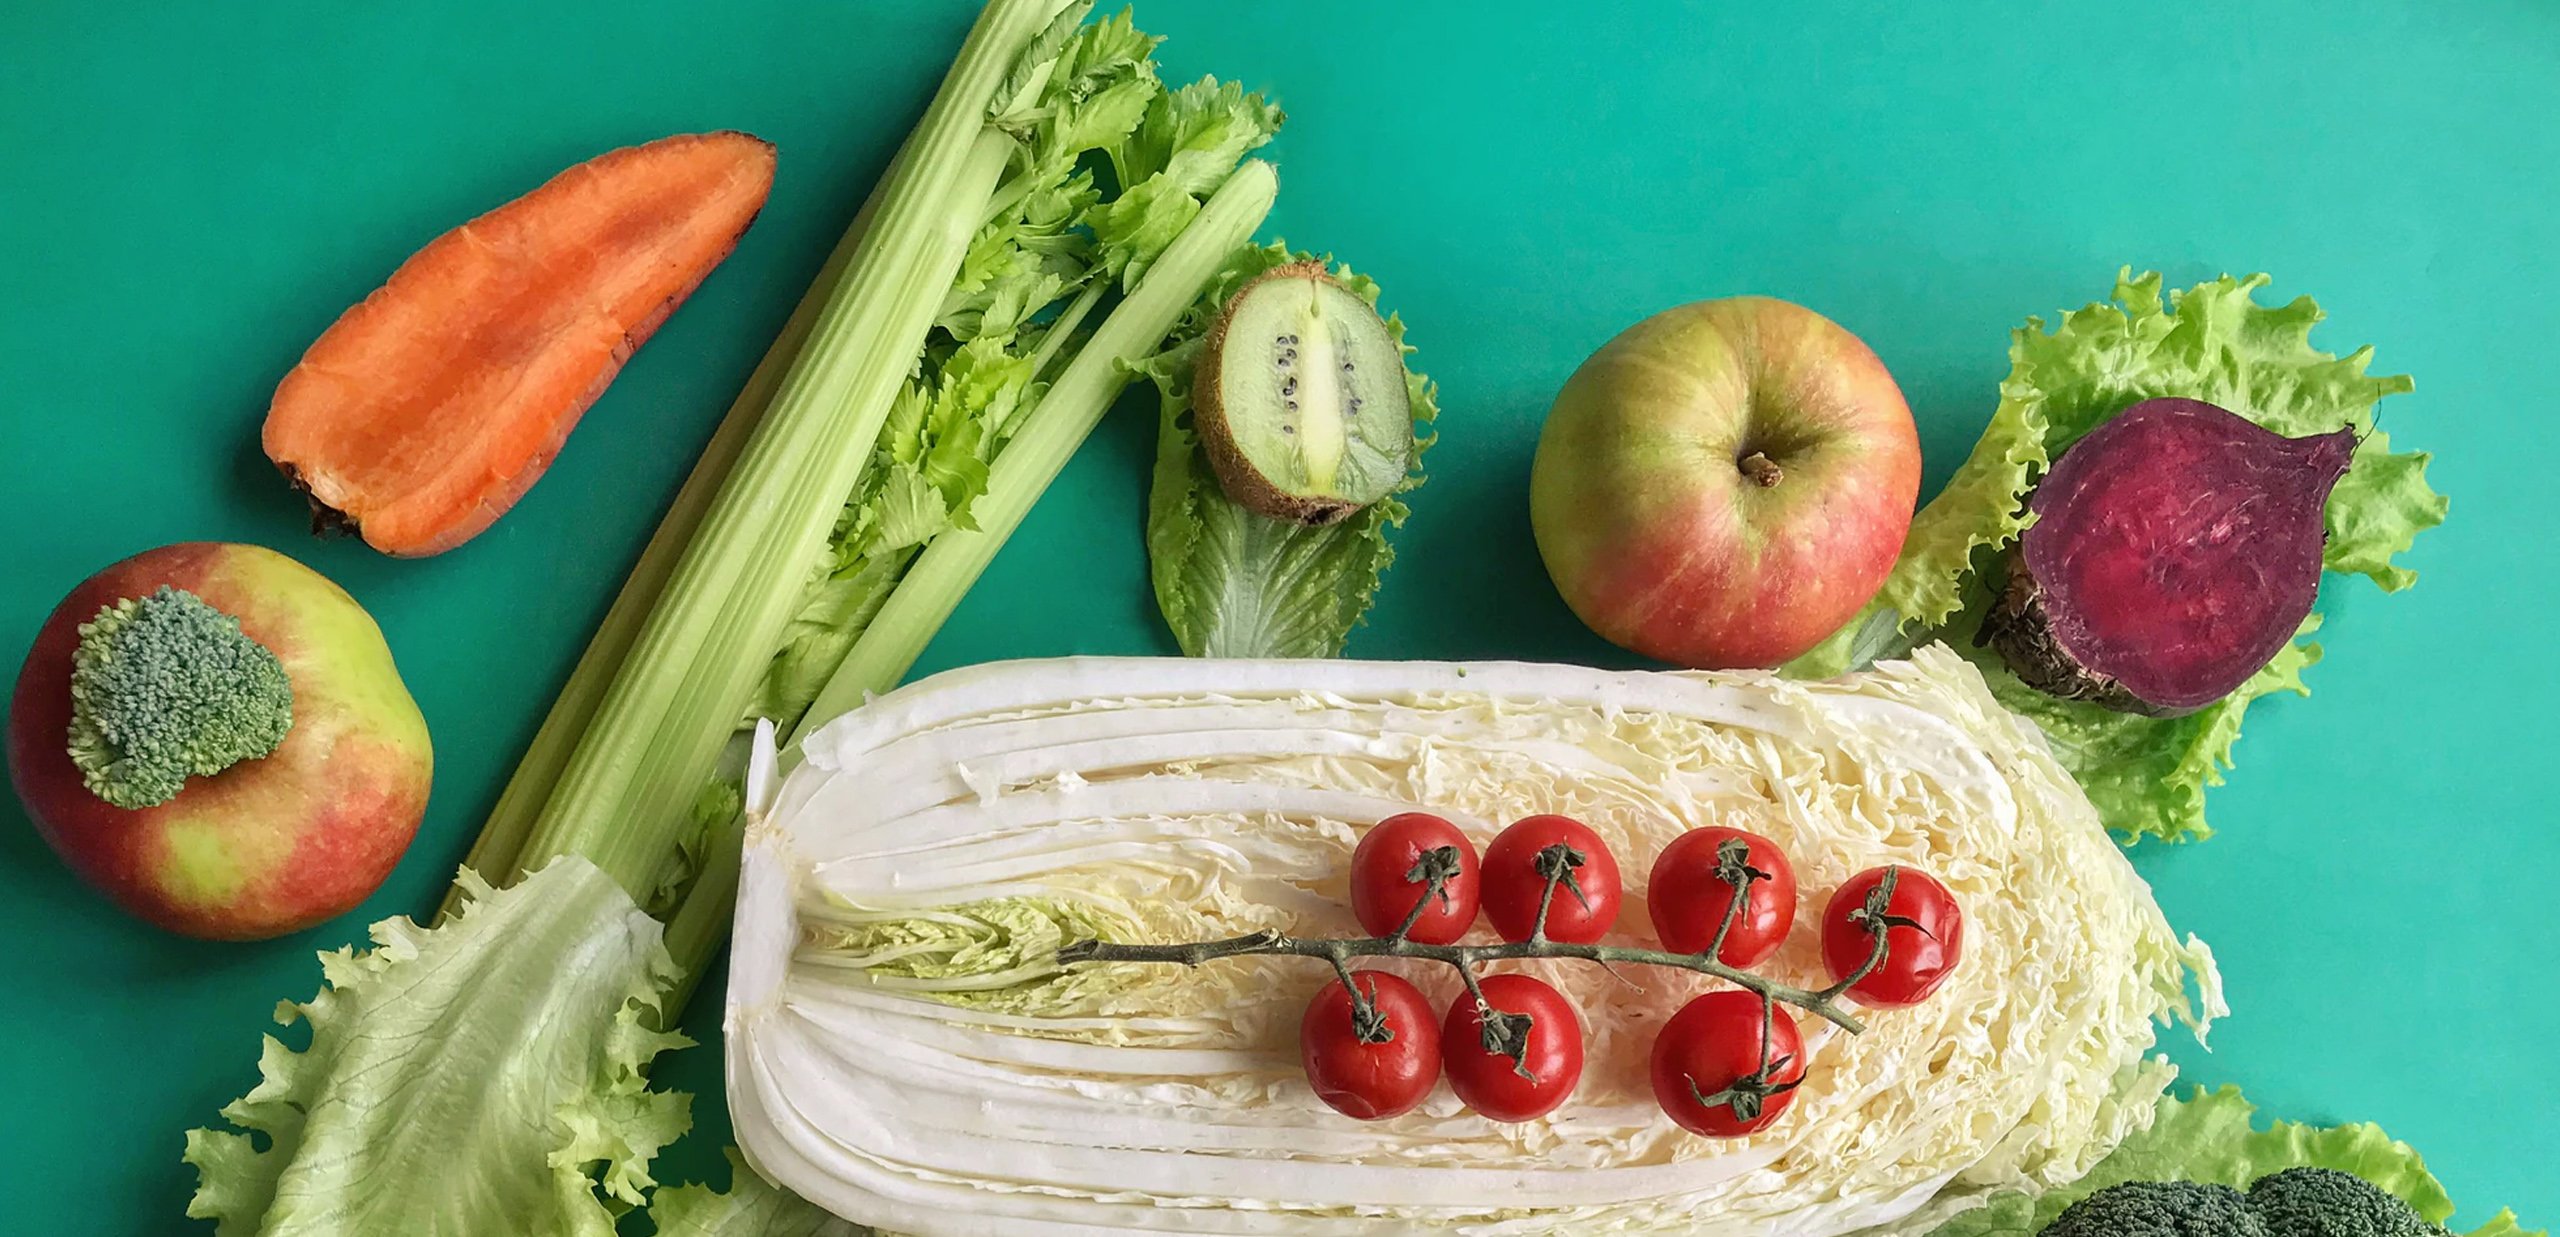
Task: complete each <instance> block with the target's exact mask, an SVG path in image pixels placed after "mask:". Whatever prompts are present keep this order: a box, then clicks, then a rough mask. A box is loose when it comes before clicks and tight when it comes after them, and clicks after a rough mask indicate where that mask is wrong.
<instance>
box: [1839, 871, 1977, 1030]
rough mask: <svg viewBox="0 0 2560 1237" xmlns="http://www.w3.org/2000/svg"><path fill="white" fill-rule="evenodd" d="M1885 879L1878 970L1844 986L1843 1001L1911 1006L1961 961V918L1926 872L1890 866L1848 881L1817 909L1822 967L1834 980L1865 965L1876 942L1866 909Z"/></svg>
mask: <svg viewBox="0 0 2560 1237" xmlns="http://www.w3.org/2000/svg"><path fill="white" fill-rule="evenodd" d="M1887 872H1891V873H1893V874H1894V883H1893V894H1892V900H1891V901H1890V902H1888V903H1887V904H1886V905H1885V907H1884V915H1885V918H1886V920H1887V926H1886V927H1885V959H1884V963H1883V964H1882V965H1880V966H1878V967H1877V968H1876V969H1875V970H1873V971H1870V972H1868V974H1867V977H1866V978H1865V979H1861V980H1859V981H1858V982H1857V983H1855V984H1853V985H1851V986H1850V988H1849V995H1851V996H1854V997H1856V998H1858V999H1859V1000H1860V1001H1862V1002H1864V1003H1866V1004H1869V1005H1917V1004H1919V1003H1920V1002H1922V1001H1924V1000H1927V999H1928V998H1929V994H1930V993H1932V992H1935V991H1937V990H1938V985H1940V984H1943V983H1945V982H1946V981H1947V976H1948V975H1950V974H1952V973H1953V972H1954V971H1955V969H1956V960H1957V959H1958V958H1960V957H1962V956H1963V955H1964V911H1963V910H1962V909H1960V908H1959V907H1957V906H1956V897H1955V895H1954V894H1952V893H1949V892H1947V887H1946V886H1944V885H1941V884H1939V883H1938V879H1937V878H1936V877H1934V876H1931V875H1929V874H1928V873H1926V872H1923V871H1920V870H1919V869H1917V868H1906V867H1898V866H1897V867H1890V868H1869V869H1867V870H1866V871H1864V872H1860V873H1858V874H1857V875H1856V876H1852V877H1850V878H1849V879H1848V882H1847V883H1845V884H1843V885H1841V886H1840V888H1839V889H1838V890H1837V891H1835V892H1834V893H1833V894H1832V895H1831V901H1830V903H1829V904H1827V905H1825V906H1824V907H1823V908H1822V961H1823V963H1824V964H1825V965H1827V966H1829V967H1830V968H1831V977H1832V978H1833V979H1846V978H1848V977H1849V976H1850V975H1852V974H1854V973H1856V972H1857V969H1858V968H1859V967H1861V966H1864V965H1866V963H1867V957H1868V955H1869V954H1870V953H1872V952H1873V951H1874V949H1875V939H1876V938H1875V934H1874V932H1873V931H1872V927H1871V924H1870V922H1869V920H1868V917H1867V914H1866V911H1867V909H1868V908H1867V903H1868V900H1869V897H1870V895H1872V894H1873V893H1875V891H1877V890H1878V889H1881V888H1882V887H1883V885H1884V878H1885V873H1887Z"/></svg>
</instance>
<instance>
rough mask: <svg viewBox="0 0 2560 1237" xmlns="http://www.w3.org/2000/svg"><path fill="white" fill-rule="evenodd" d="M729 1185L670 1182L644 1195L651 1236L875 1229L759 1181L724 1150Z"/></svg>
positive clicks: (864, 1233) (863, 1235)
mask: <svg viewBox="0 0 2560 1237" xmlns="http://www.w3.org/2000/svg"><path fill="white" fill-rule="evenodd" d="M729 1181H730V1185H729V1191H728V1193H725V1194H723V1193H719V1192H716V1191H714V1190H712V1189H711V1188H710V1187H708V1186H699V1185H684V1186H670V1187H668V1188H666V1189H663V1190H660V1191H658V1193H657V1194H656V1196H655V1197H653V1198H651V1199H650V1200H649V1219H650V1221H651V1222H652V1223H654V1224H655V1225H656V1226H657V1228H656V1229H655V1230H654V1231H655V1233H656V1235H657V1237H872V1235H873V1234H874V1233H875V1232H876V1231H877V1230H874V1229H869V1228H865V1227H863V1226H862V1225H859V1224H856V1223H854V1222H853V1221H851V1220H839V1219H837V1218H836V1217H834V1216H831V1215H828V1214H827V1213H826V1212H824V1211H821V1210H819V1209H818V1208H817V1207H816V1206H815V1205H814V1204H811V1203H809V1202H806V1201H804V1200H802V1199H801V1197H800V1196H799V1195H797V1194H793V1193H792V1192H790V1191H789V1190H781V1189H776V1188H774V1187H773V1186H770V1185H767V1184H765V1180H764V1178H762V1177H759V1176H757V1175H756V1170H754V1169H752V1168H749V1167H747V1165H746V1161H744V1160H741V1159H739V1158H738V1152H737V1149H736V1148H731V1149H730V1150H729Z"/></svg>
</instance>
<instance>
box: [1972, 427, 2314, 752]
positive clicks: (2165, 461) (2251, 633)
mask: <svg viewBox="0 0 2560 1237" xmlns="http://www.w3.org/2000/svg"><path fill="white" fill-rule="evenodd" d="M2355 449H2356V435H2355V431H2353V430H2351V429H2341V430H2338V431H2336V432H2334V433H2328V434H2319V435H2314V436H2312V437H2308V438H2287V437H2284V436H2283V435H2281V434H2277V433H2275V432H2273V431H2271V430H2267V429H2264V428H2262V427H2260V426H2258V425H2257V424H2255V423H2253V422H2251V421H2248V420H2247V419H2245V418H2242V417H2240V416H2238V415H2236V414H2233V413H2231V412H2229V411H2226V410H2224V409H2222V408H2219V407H2216V406H2214V405H2212V404H2208V403H2205V402H2204V401H2202V400H2192V399H2153V400H2144V401H2143V402H2141V403H2139V404H2136V405H2134V406H2133V407H2131V408H2129V409H2127V410H2125V412H2124V413H2122V414H2121V415H2119V416H2117V417H2116V418H2115V419H2114V420H2112V421H2109V422H2107V423H2106V424H2105V425H2102V426H2100V427H2098V428H2097V429H2096V430H2093V431H2091V432H2090V434H2089V435H2088V436H2087V437H2085V438H2083V439H2081V440H2080V441H2079V442H2078V443H2076V444H2074V445H2073V446H2072V447H2071V449H2070V450H2068V451H2065V452H2064V453H2063V455H2062V458H2061V459H2059V460H2057V461H2055V462H2054V465H2053V469H2052V471H2051V472H2049V473H2047V474H2046V475H2045V478H2044V481H2043V482H2042V483H2041V484H2040V485H2038V486H2037V487H2036V493H2035V498H2034V499H2033V501H2032V502H2030V504H2029V509H2030V510H2032V511H2033V512H2034V513H2035V517H2036V519H2035V523H2034V524H2032V525H2030V526H2028V528H2027V530H2026V532H2025V533H2024V534H2022V535H2021V536H2020V537H2019V538H2018V548H2017V550H2016V552H2015V553H2014V554H2012V555H2011V556H2010V561H2009V578H2008V585H2007V587H2006V589H2005V590H2004V591H2003V592H2002V595H2001V596H2000V598H1999V600H1998V601H1997V603H1996V604H1994V605H1993V606H1992V608H1991V612H1990V614H1989V615H1987V616H1986V617H1985V619H1984V621H1983V626H1982V638H1983V640H1984V641H1985V642H1987V643H1989V644H1991V645H1992V646H1993V647H1995V648H1997V649H1999V651H2000V654H2001V656H2002V657H2003V658H2004V659H2006V660H2007V661H2008V663H2009V666H2010V668H2011V669H2013V670H2015V671H2017V674H2018V677H2019V678H2021V679H2023V680H2025V681H2026V682H2027V683H2028V684H2030V685H2031V686H2034V687H2036V688H2038V689H2040V690H2043V691H2046V692H2050V693H2052V694H2053V695H2056V696H2061V697H2064V698H2066V699H2074V700H2087V701H2090V702H2092V703H2095V704H2099V705H2103V706H2105V707H2107V708H2110V709H2117V710H2121V711H2124V712H2130V713H2145V714H2150V715H2152V716H2155V717H2174V716H2176V715H2178V714H2181V713H2190V712H2193V711H2195V710H2197V709H2200V708H2203V707H2204V706H2206V705H2208V704H2211V703H2213V702H2214V701H2216V700H2220V699H2221V698H2223V697H2224V696H2227V695H2229V694H2231V692H2232V690H2233V689H2235V688H2237V687H2239V686H2240V685H2241V684H2242V683H2243V682H2246V681H2247V680H2248V678H2249V676H2250V675H2252V674H2255V673H2256V672H2257V671H2258V668H2259V667H2261V666H2264V665H2266V664H2267V662H2268V661H2269V660H2270V659H2272V658H2273V657H2274V656H2275V655H2276V654H2277V653H2278V652H2279V651H2281V650H2282V649H2283V648H2284V646H2285V642H2286V641H2288V640H2290V639H2292V638H2293V635H2294V633H2295V632H2296V631H2297V630H2298V629H2300V627H2301V626H2302V620H2303V618H2304V617H2305V616H2307V615H2309V614H2310V613H2311V603H2312V601H2313V599H2314V598H2315V596H2316V595H2317V594H2318V592H2319V589H2320V570H2321V568H2320V561H2321V552H2322V550H2323V548H2324V547H2325V546H2326V544H2327V541H2328V532H2327V526H2326V524H2325V523H2324V522H2323V520H2322V510H2323V508H2325V507H2326V506H2327V505H2328V501H2329V491H2330V490H2331V489H2333V488H2335V487H2336V486H2337V484H2338V478H2340V477H2342V476H2344V475H2346V471H2347V465H2348V463H2349V461H2350V459H2351V458H2352V457H2353V456H2354V454H2355Z"/></svg>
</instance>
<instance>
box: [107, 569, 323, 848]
mask: <svg viewBox="0 0 2560 1237" xmlns="http://www.w3.org/2000/svg"><path fill="white" fill-rule="evenodd" d="M292 726H293V683H292V681H291V680H290V679H288V678H287V677H286V676H285V672H284V663H283V662H281V661H279V660H277V659H276V655H275V652H274V651H273V650H271V649H269V648H268V647H267V646H265V645H263V644H260V643H258V642H257V641H256V640H254V639H251V638H250V637H249V634H248V633H247V632H244V631H242V630H240V620H239V619H237V618H234V617H232V616H231V615H228V614H225V613H223V612H222V611H220V610H217V609H214V608H213V607H212V606H211V605H208V604H206V602H205V600H204V599H203V598H201V597H198V596H196V595H195V594H193V593H190V592H187V591H186V590H184V589H179V588H172V587H169V586H168V585H165V584H164V585H162V586H160V588H159V589H158V590H157V591H155V592H153V593H152V594H151V595H150V596H148V597H141V598H133V597H127V598H125V599H124V600H122V601H118V602H116V603H115V604H113V605H110V606H106V607H103V608H101V609H100V610H99V611H98V614H97V617H95V618H92V619H90V620H89V621H88V622H86V623H82V624H81V625H80V648H79V651H78V652H76V653H74V654H73V659H72V669H71V762H72V763H73V764H75V765H77V766H79V768H80V778H81V780H82V781H83V782H85V783H87V785H88V787H89V791H90V793H92V794H94V795H96V796H98V797H99V798H101V799H104V800H106V801H107V802H108V803H111V804H114V805H115V806H117V807H120V808H146V807H153V806H157V805H159V804H162V803H166V802H168V801H169V800H171V799H174V798H176V797H177V796H178V791H179V790H180V789H182V788H184V786H185V785H186V781H187V779H188V778H190V777H211V776H212V775H214V774H216V773H220V772H222V771H223V770H225V769H228V768H230V767H231V766H233V765H235V764H238V763H240V762H241V761H244V760H255V759H257V758H258V757H261V756H264V755H266V754H267V753H269V752H272V751H274V750H276V745H277V744H280V743H282V742H284V736H285V732H286V731H287V730H289V729H291V728H292Z"/></svg>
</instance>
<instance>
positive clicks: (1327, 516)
mask: <svg viewBox="0 0 2560 1237" xmlns="http://www.w3.org/2000/svg"><path fill="white" fill-rule="evenodd" d="M1272 279H1321V280H1324V281H1325V282H1327V283H1333V282H1336V281H1335V280H1334V278H1333V275H1332V273H1331V272H1329V271H1327V270H1326V269H1325V265H1324V263H1322V262H1318V261H1308V262H1291V263H1289V264H1287V265H1285V266H1275V267H1272V268H1271V269H1270V270H1267V271H1264V272H1263V273H1261V274H1259V275H1256V276H1254V277H1253V278H1251V279H1248V280H1246V281H1245V283H1244V286H1243V287H1240V288H1237V289H1236V290H1235V292H1234V294H1233V295H1231V296H1229V297H1228V298H1227V305H1228V306H1229V307H1230V308H1232V307H1233V306H1235V305H1236V304H1238V303H1240V302H1241V301H1243V300H1244V296H1245V294H1246V293H1247V292H1250V291H1252V290H1253V288H1254V287H1255V285H1257V284H1260V283H1262V282H1264V281H1266V280H1272ZM1234 320H1235V315H1234V314H1233V313H1232V312H1222V313H1220V314H1219V315H1218V320H1217V321H1216V322H1214V323H1212V324H1210V327H1209V333H1208V335H1207V336H1206V337H1205V338H1203V339H1202V340H1201V343H1200V360H1199V365H1198V368H1196V369H1194V370H1192V371H1191V424H1192V428H1193V429H1194V430H1195V431H1197V432H1198V433H1199V435H1200V445H1201V446H1202V447H1205V448H1207V450H1208V452H1209V469H1210V471H1212V472H1214V473H1216V474H1217V475H1218V486H1219V488H1221V489H1224V490H1225V491H1226V492H1227V497H1229V498H1232V499H1234V500H1236V505H1237V506H1239V507H1242V508H1244V509H1245V510H1247V511H1250V512H1252V513H1254V514H1255V515H1259V516H1265V517H1268V518H1270V519H1274V520H1284V521H1287V522H1289V523H1292V524H1304V525H1306V526H1308V527H1310V528H1321V527H1323V526H1324V525H1327V524H1336V523H1340V522H1341V521H1342V520H1343V519H1344V518H1345V517H1348V516H1349V515H1350V514H1351V513H1352V512H1354V511H1357V510H1359V509H1360V504H1358V503H1349V502H1344V501H1342V500H1341V499H1338V498H1318V497H1309V496H1307V495H1303V494H1291V493H1288V492H1286V491H1284V490H1282V489H1280V488H1279V487H1278V486H1275V485H1273V484H1271V480H1270V478H1268V477H1265V476H1263V475H1262V473H1261V472H1260V471H1259V470H1257V469H1255V468H1254V466H1253V464H1252V462H1251V461H1249V460H1247V459H1246V458H1245V456H1244V450H1243V449H1242V448H1241V447H1239V446H1237V445H1236V438H1235V431H1234V429H1233V428H1232V427H1231V426H1229V425H1228V423H1227V414H1226V409H1225V408H1224V407H1223V406H1222V397H1221V396H1220V394H1219V390H1218V367H1219V363H1220V359H1221V358H1222V357H1223V356H1224V355H1225V353H1226V349H1227V324H1228V323H1230V322H1233V321H1234Z"/></svg>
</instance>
